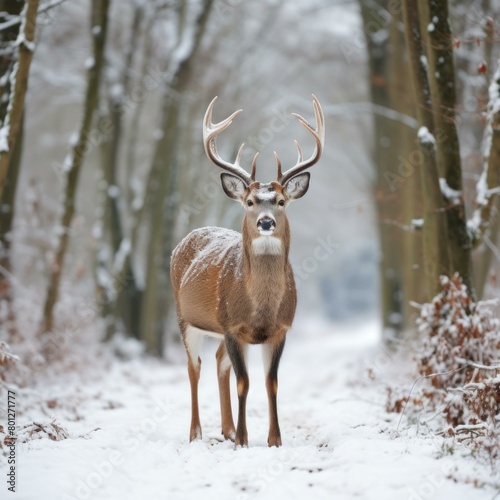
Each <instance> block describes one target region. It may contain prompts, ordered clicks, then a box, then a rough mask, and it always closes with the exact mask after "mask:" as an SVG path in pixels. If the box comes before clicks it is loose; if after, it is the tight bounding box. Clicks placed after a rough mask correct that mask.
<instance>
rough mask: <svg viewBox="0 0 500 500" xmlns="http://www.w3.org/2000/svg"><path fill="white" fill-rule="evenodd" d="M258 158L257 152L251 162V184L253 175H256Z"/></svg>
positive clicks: (253, 180)
mask: <svg viewBox="0 0 500 500" xmlns="http://www.w3.org/2000/svg"><path fill="white" fill-rule="evenodd" d="M258 157H259V152H258V151H257V153H255V156H254V157H253V160H252V175H251V176H250V179H252V182H255V174H256V173H257V158H258Z"/></svg>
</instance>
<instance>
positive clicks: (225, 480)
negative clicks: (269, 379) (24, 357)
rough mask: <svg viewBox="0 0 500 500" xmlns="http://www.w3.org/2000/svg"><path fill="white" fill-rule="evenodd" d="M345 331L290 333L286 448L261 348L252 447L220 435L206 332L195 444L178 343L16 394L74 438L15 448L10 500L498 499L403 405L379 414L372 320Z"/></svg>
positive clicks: (379, 359)
mask: <svg viewBox="0 0 500 500" xmlns="http://www.w3.org/2000/svg"><path fill="white" fill-rule="evenodd" d="M343 330H344V331H343V332H337V331H332V328H331V327H328V328H326V327H324V326H322V325H320V324H317V325H309V326H307V327H306V326H304V325H302V326H301V325H299V326H297V327H295V328H294V329H293V330H292V331H291V332H290V334H289V338H288V344H287V347H286V349H285V353H284V355H283V358H282V363H281V367H280V373H279V375H280V389H279V394H278V397H279V413H280V424H281V432H282V438H283V446H282V447H281V448H268V447H267V444H266V440H267V425H268V418H267V416H268V415H267V399H266V394H265V389H264V376H263V373H262V372H263V370H262V367H261V359H260V352H259V351H260V348H259V347H258V346H254V347H251V349H250V353H249V363H250V365H249V366H250V368H249V370H250V393H249V399H248V403H247V411H248V421H247V425H248V433H249V448H248V449H238V450H234V449H233V444H232V443H231V442H229V441H222V440H221V435H220V421H219V400H218V390H217V378H216V368H215V356H214V354H215V350H216V347H217V342H215V341H213V340H211V339H207V340H206V342H205V346H204V356H203V358H202V359H203V364H202V374H201V382H200V413H201V421H202V426H203V440H201V441H196V442H193V443H189V442H188V437H189V421H190V397H189V382H188V377H187V370H186V366H185V354H184V352H183V351H181V348H180V347H179V349H178V350H177V349H176V350H174V351H171V354H170V358H171V361H172V360H173V363H172V362H170V363H168V364H167V363H165V362H160V361H157V360H151V359H144V358H142V359H137V358H136V359H133V360H131V361H126V362H124V361H115V362H113V363H112V364H111V365H110V366H109V367H108V368H107V369H106V370H104V369H100V368H96V369H93V368H92V367H89V373H88V376H87V378H82V379H78V378H71V377H68V378H66V379H65V380H61V382H60V384H58V385H46V386H45V385H44V386H40V387H38V388H37V389H36V391H33V390H27V389H24V390H19V391H18V393H17V398H16V401H17V405H18V411H19V412H21V415H20V416H19V417H18V424H20V425H22V424H23V423H26V422H30V421H33V420H34V421H35V422H40V421H43V422H49V421H50V419H51V418H52V417H55V418H56V419H57V420H56V422H57V423H58V424H59V425H62V426H63V427H65V428H66V429H67V430H68V432H69V436H70V437H69V438H68V439H65V440H61V441H51V440H49V439H38V440H32V441H29V442H27V443H24V444H19V445H18V477H17V493H16V495H15V498H16V499H22V500H25V499H26V500H28V499H29V500H32V499H39V500H45V499H50V500H58V499H61V500H70V499H96V500H97V499H106V500H110V499H120V500H126V499H139V498H147V499H153V500H154V499H168V500H175V499H182V500H185V499H195V498H198V497H199V496H203V498H207V499H211V498H214V499H217V500H225V499H232V500H244V499H253V498H255V499H265V498H266V499H267V498H269V499H271V498H273V499H276V498H287V499H304V498H313V499H323V498H325V499H331V498H335V499H336V500H343V499H384V500H392V499H394V500H401V499H409V500H417V499H440V500H441V499H454V500H460V499H467V500H470V499H491V498H493V497H494V495H495V492H494V491H493V489H492V488H489V487H488V488H487V487H483V488H481V489H478V488H474V487H473V486H472V485H471V484H467V482H464V481H459V482H456V481H453V480H450V479H448V477H449V476H450V474H451V476H454V477H457V476H458V477H460V478H463V479H464V480H465V481H466V480H467V477H469V476H470V478H472V477H475V474H476V469H477V467H478V466H477V465H474V463H473V462H472V461H471V460H470V459H467V458H466V457H464V456H463V454H462V453H458V452H456V453H455V454H454V455H445V456H444V457H441V453H440V452H441V448H442V442H441V440H440V438H438V437H436V436H434V437H432V436H427V437H426V436H423V435H422V434H421V433H417V432H416V430H415V427H414V426H409V425H408V424H407V423H406V422H405V420H404V419H403V421H402V424H401V425H400V428H399V431H398V430H396V429H397V426H398V421H399V418H400V415H399V414H388V413H386V412H385V409H384V405H385V389H384V384H383V383H381V381H380V379H381V378H382V376H383V373H384V372H385V371H387V367H388V366H392V365H394V362H390V355H389V354H387V353H384V352H383V351H381V350H380V348H379V347H378V342H377V328H376V326H375V325H374V324H371V325H364V326H351V327H345V328H344V329H343ZM404 368H405V367H404V365H403V366H402V367H401V372H400V375H396V376H394V373H398V371H396V372H394V370H393V374H392V375H391V377H392V378H393V380H392V382H393V383H401V384H404V385H408V387H410V386H411V383H412V380H411V379H409V378H408V377H407V376H405V374H404ZM392 369H394V366H392ZM368 375H369V376H368ZM399 377H400V379H399ZM372 379H374V380H372ZM232 386H234V379H233V381H232ZM232 390H234V387H232ZM23 401H25V402H26V403H25V404H24V407H23ZM34 401H38V403H40V402H41V403H42V404H41V405H40V404H38V403H34ZM27 402H29V404H28V403H27ZM42 409H44V411H41V410H42ZM233 410H236V398H235V394H234V393H233ZM234 415H235V417H236V413H234ZM440 457H441V458H440ZM3 467H5V464H4V465H3ZM1 475H2V477H4V478H5V471H4V472H1ZM2 489H5V490H6V485H5V484H4V485H2ZM1 496H2V498H7V495H4V494H3V491H2V495H1ZM13 498H14V497H13Z"/></svg>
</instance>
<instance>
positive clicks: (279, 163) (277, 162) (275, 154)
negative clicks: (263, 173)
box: [273, 141, 297, 179]
mask: <svg viewBox="0 0 500 500" xmlns="http://www.w3.org/2000/svg"><path fill="white" fill-rule="evenodd" d="M295 142H297V141H295ZM273 153H274V157H275V158H276V165H277V167H278V177H277V178H278V179H281V177H282V175H283V174H282V173H281V160H280V157H279V156H278V153H276V151H273Z"/></svg>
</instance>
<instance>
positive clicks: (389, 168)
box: [360, 0, 404, 340]
mask: <svg viewBox="0 0 500 500" xmlns="http://www.w3.org/2000/svg"><path fill="white" fill-rule="evenodd" d="M388 4H389V1H388V0H384V1H382V2H378V3H376V4H374V3H373V2H369V1H367V0H361V1H360V5H361V14H362V17H363V24H364V25H365V26H366V25H368V23H370V26H371V27H372V29H370V31H369V33H368V34H367V38H368V46H367V49H368V59H369V68H370V75H369V78H370V93H371V100H372V102H373V103H374V104H376V105H379V106H383V107H385V108H389V109H391V108H392V100H391V92H390V90H391V89H390V84H389V79H390V76H389V69H390V63H389V58H390V57H391V56H392V54H393V52H392V51H390V50H389V43H388V40H389V38H388V37H387V36H382V35H383V30H385V29H387V26H386V25H385V24H384V23H385V21H384V19H385V14H387V13H388V12H387V7H388ZM374 5H375V6H376V7H377V9H374V8H373V6H374ZM374 19H378V20H379V22H374ZM373 120H374V127H373V129H374V162H375V165H376V168H377V179H376V185H375V201H376V206H377V212H378V225H379V235H380V239H379V241H380V297H381V298H380V302H381V304H380V306H381V316H382V327H383V336H384V339H385V340H389V339H392V338H398V337H400V336H401V334H402V331H403V329H404V323H403V321H404V316H403V308H404V306H403V300H404V299H403V297H404V292H403V273H402V266H403V260H402V255H401V250H400V249H401V245H402V240H403V234H402V233H403V232H402V230H401V229H400V227H398V224H395V222H398V220H397V219H398V217H399V215H400V214H401V193H400V190H399V189H398V188H399V185H396V184H395V183H393V182H392V179H393V178H394V175H397V174H396V172H397V171H398V153H397V148H398V144H397V140H394V139H395V138H394V136H393V135H392V134H393V133H394V127H393V121H392V120H391V119H389V118H387V117H385V116H381V115H379V114H375V115H374V117H373Z"/></svg>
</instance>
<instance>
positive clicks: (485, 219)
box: [467, 60, 500, 246]
mask: <svg viewBox="0 0 500 500" xmlns="http://www.w3.org/2000/svg"><path fill="white" fill-rule="evenodd" d="M488 95H489V102H488V113H487V125H486V129H485V132H484V157H485V160H484V166H483V171H482V173H481V175H480V177H479V180H478V182H477V185H476V193H477V194H476V209H475V210H474V212H473V214H472V217H471V218H470V220H469V221H468V222H467V228H468V230H469V233H470V237H471V240H472V242H473V244H474V245H475V246H477V245H478V244H479V243H481V241H483V240H484V237H485V236H486V233H487V231H488V229H489V227H490V225H491V219H492V217H493V215H494V211H493V207H494V204H495V202H496V200H497V196H498V194H499V193H500V163H499V162H500V60H499V62H498V67H497V70H496V72H495V74H494V75H493V78H492V81H491V84H490V87H489V90H488Z"/></svg>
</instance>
